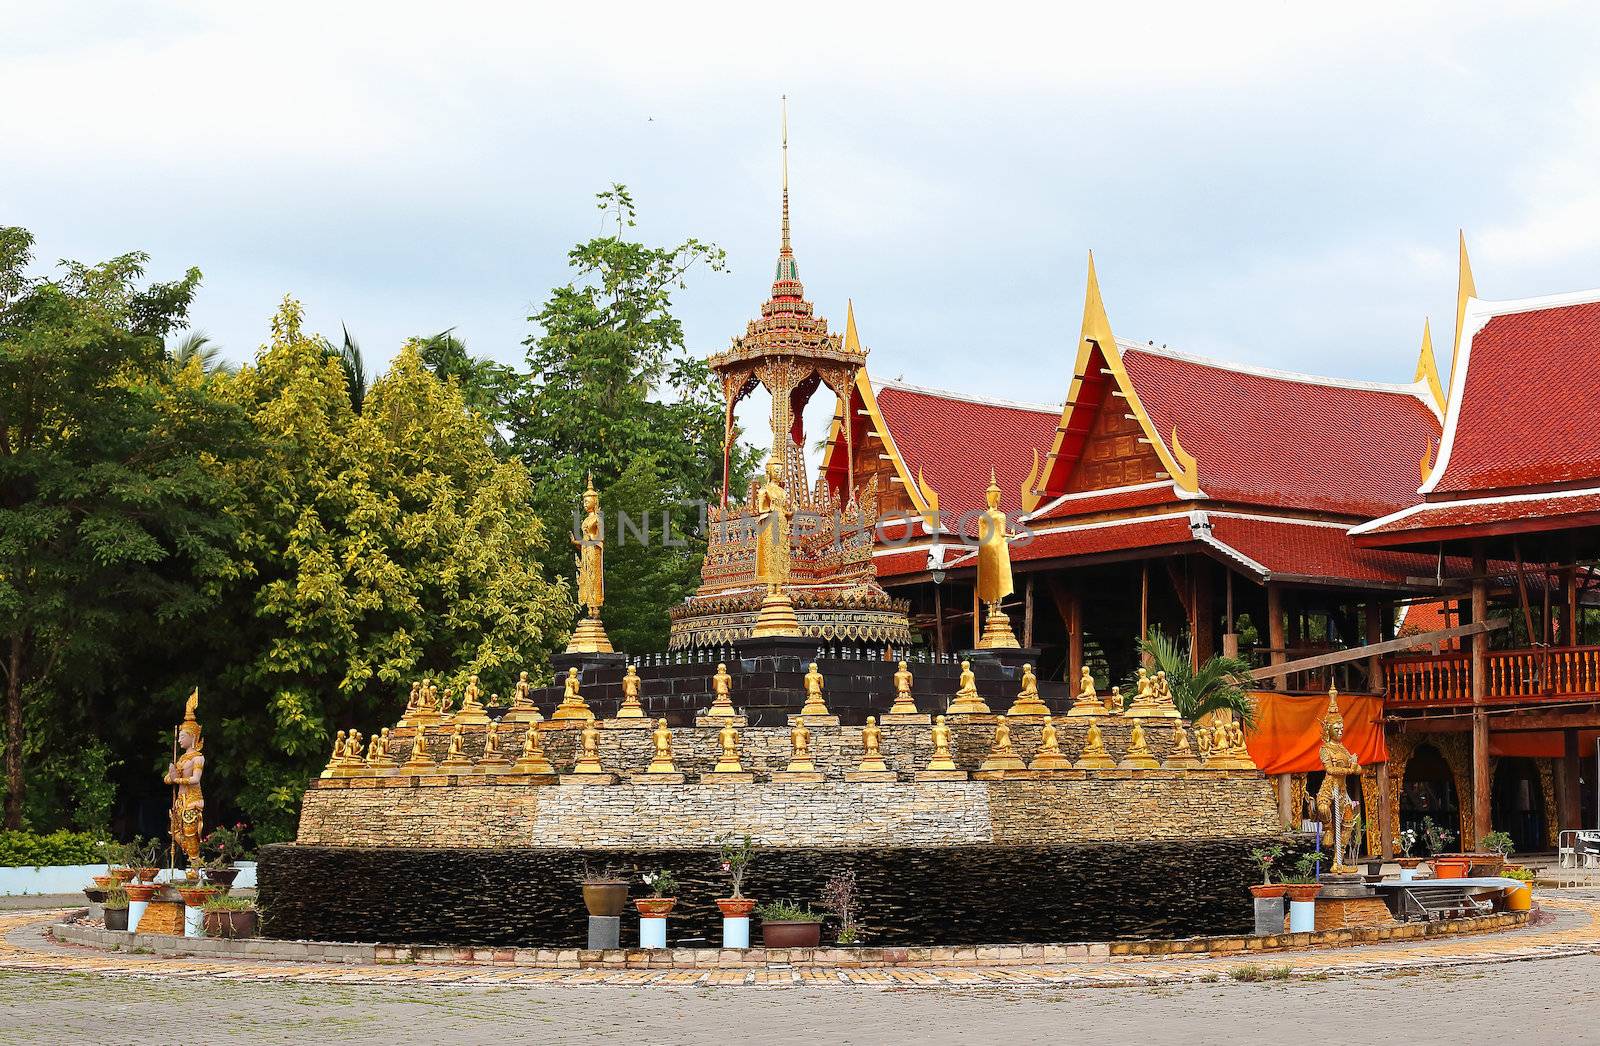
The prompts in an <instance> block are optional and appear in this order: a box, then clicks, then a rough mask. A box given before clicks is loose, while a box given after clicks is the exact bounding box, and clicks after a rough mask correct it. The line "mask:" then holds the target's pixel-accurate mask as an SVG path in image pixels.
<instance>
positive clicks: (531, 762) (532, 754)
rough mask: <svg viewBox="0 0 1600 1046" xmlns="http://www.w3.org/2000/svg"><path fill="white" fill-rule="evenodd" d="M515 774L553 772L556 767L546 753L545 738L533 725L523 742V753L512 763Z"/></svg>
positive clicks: (512, 770)
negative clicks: (551, 763)
mask: <svg viewBox="0 0 1600 1046" xmlns="http://www.w3.org/2000/svg"><path fill="white" fill-rule="evenodd" d="M511 772H512V773H514V774H527V775H544V774H553V773H555V772H556V768H555V767H553V766H551V765H550V760H549V758H548V757H547V756H546V755H545V754H544V739H543V738H541V737H540V736H539V731H538V729H537V728H535V727H533V726H529V727H528V735H527V737H525V738H524V739H523V742H522V754H521V755H520V756H518V757H517V761H516V762H515V763H513V764H511Z"/></svg>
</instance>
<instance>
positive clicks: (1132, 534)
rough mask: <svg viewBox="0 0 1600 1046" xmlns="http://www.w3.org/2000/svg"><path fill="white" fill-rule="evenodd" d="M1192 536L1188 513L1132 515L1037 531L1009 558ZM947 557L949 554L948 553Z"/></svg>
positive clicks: (1091, 551) (1175, 541) (1085, 552)
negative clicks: (1123, 519) (1128, 518)
mask: <svg viewBox="0 0 1600 1046" xmlns="http://www.w3.org/2000/svg"><path fill="white" fill-rule="evenodd" d="M1193 540H1194V533H1193V531H1192V530H1190V528H1189V515H1188V514H1187V513H1185V514H1184V515H1182V516H1163V517H1160V518H1157V519H1134V520H1129V521H1120V520H1119V521H1118V522H1116V523H1108V524H1089V525H1085V526H1079V527H1070V528H1067V529H1065V530H1054V531H1048V532H1046V533H1043V534H1037V535H1035V536H1034V538H1033V539H1032V540H1031V541H1027V542H1023V541H1015V542H1013V543H1012V545H1011V558H1012V560H1013V561H1015V562H1021V561H1026V560H1035V559H1056V558H1059V557H1063V556H1090V555H1095V554H1097V553H1104V552H1121V551H1124V550H1129V549H1145V548H1155V547H1158V546H1162V545H1181V544H1187V543H1189V542H1191V541H1193ZM947 558H948V557H947Z"/></svg>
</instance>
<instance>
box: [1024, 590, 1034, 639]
mask: <svg viewBox="0 0 1600 1046" xmlns="http://www.w3.org/2000/svg"><path fill="white" fill-rule="evenodd" d="M1022 645H1023V646H1025V647H1032V646H1033V575H1032V574H1029V575H1028V576H1027V577H1026V578H1025V579H1024V580H1023V582H1022Z"/></svg>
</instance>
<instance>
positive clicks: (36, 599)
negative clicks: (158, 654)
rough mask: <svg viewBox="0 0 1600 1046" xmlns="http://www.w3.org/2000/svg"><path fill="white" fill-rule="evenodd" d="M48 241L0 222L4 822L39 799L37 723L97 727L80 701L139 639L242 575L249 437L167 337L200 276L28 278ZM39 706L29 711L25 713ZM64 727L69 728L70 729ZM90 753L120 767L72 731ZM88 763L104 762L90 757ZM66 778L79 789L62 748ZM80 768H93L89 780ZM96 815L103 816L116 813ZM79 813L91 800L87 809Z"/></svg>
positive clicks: (123, 272)
mask: <svg viewBox="0 0 1600 1046" xmlns="http://www.w3.org/2000/svg"><path fill="white" fill-rule="evenodd" d="M32 246H33V238H32V236H31V235H30V234H29V233H28V232H26V231H25V230H23V229H18V228H0V644H3V645H0V671H3V673H4V676H5V687H6V698H5V759H4V762H5V791H6V798H5V825H6V827H8V828H17V827H20V826H21V824H22V822H23V815H24V809H25V804H27V802H28V800H29V795H28V781H27V773H26V769H25V765H24V764H25V760H26V758H27V757H28V756H29V755H30V754H33V755H37V749H36V748H35V747H34V746H32V745H30V744H29V741H28V737H27V728H26V724H27V723H33V724H40V723H44V724H46V725H53V726H55V727H57V728H58V729H57V736H55V737H52V738H51V740H52V741H60V740H64V739H66V738H63V737H61V736H60V735H63V734H68V735H70V733H71V732H72V731H71V730H69V729H68V728H67V727H68V726H76V727H82V725H83V724H84V722H85V721H86V720H87V719H88V718H89V713H90V709H88V708H86V707H85V704H84V702H82V701H81V700H79V699H78V696H79V695H82V694H84V693H85V692H88V691H90V690H92V689H93V688H94V686H95V684H96V681H97V680H98V679H100V678H101V677H103V676H104V675H105V674H106V673H109V672H112V671H114V670H115V668H116V665H117V663H118V662H119V661H121V660H124V659H126V658H127V657H128V656H129V654H130V652H131V651H132V650H133V648H134V647H135V645H136V644H137V643H138V641H139V639H140V637H141V636H148V635H150V634H151V633H152V632H163V631H166V630H174V629H180V628H183V627H185V626H187V625H188V624H189V623H190V622H192V621H194V620H195V619H196V618H197V617H198V616H199V615H200V614H201V613H202V612H203V611H205V610H206V609H207V608H209V607H210V606H212V605H213V603H214V601H215V599H216V596H217V594H218V592H219V591H220V587H221V585H222V584H223V583H224V582H225V580H226V579H227V577H228V576H229V574H230V573H231V569H232V566H231V560H230V556H229V547H230V545H231V539H232V536H233V521H232V520H230V519H229V518H227V517H226V515H225V514H224V513H222V512H220V511H218V506H219V505H220V504H222V503H224V502H225V500H226V495H227V489H226V482H225V479H224V478H223V477H221V476H220V475H219V473H218V470H217V468H216V463H217V460H218V459H219V457H221V456H224V455H226V454H227V453H228V452H229V451H228V448H229V447H232V446H235V445H237V442H238V439H239V437H240V435H241V434H242V431H243V430H242V428H241V427H240V426H239V425H238V418H237V415H236V414H233V413H231V412H229V411H227V410H226V409H225V408H224V407H223V406H222V405H221V404H219V403H218V402H217V401H216V400H215V399H214V398H213V397H212V396H211V394H210V392H209V391H208V389H207V387H206V386H207V383H206V382H205V381H204V380H203V376H202V375H201V373H200V368H199V366H198V362H196V363H195V364H194V365H192V366H189V367H186V368H183V369H175V368H173V367H172V366H171V365H170V364H169V362H168V360H167V358H166V352H165V349H164V347H163V345H164V339H165V338H166V337H167V335H168V334H169V333H170V332H171V331H172V330H173V329H174V328H177V327H179V326H181V325H182V323H183V322H184V318H185V315H186V313H187V310H188V307H189V303H190V301H191V299H192V297H193V295H194V291H195V288H196V286H197V285H198V284H199V281H200V274H199V272H198V270H194V269H191V270H189V272H188V273H187V274H186V275H185V276H184V277H183V278H182V279H180V280H176V281H172V282H167V283H150V284H148V285H145V284H143V276H144V266H145V262H146V257H145V255H143V254H138V253H132V254H125V255H122V256H120V257H117V258H113V259H111V260H110V261H107V262H104V263H102V264H98V265H83V264H79V263H75V262H63V263H62V264H61V266H60V269H59V273H58V274H57V275H56V276H55V277H54V278H37V277H30V276H29V275H28V274H27V266H28V265H29V263H30V262H31V259H32ZM25 704H27V705H29V706H30V707H31V708H32V714H30V715H28V716H27V717H25V715H24V706H25ZM63 724H66V725H63ZM70 740H71V741H72V743H73V744H74V746H75V748H76V749H78V750H81V751H83V752H84V753H86V754H85V756H84V759H88V760H90V761H94V760H98V763H99V765H102V766H105V767H109V765H110V760H109V758H108V756H107V754H106V753H105V752H104V751H101V750H99V749H98V748H97V747H96V743H95V742H94V740H93V739H92V738H86V737H83V736H77V737H71V738H70ZM89 753H92V755H91V754H89ZM48 755H49V756H50V757H52V759H53V762H52V763H51V765H52V766H53V767H54V769H53V770H51V772H50V773H49V774H47V776H49V777H51V778H52V779H63V778H65V779H66V780H69V781H70V780H71V778H72V772H69V770H70V768H67V769H63V767H62V764H61V763H60V761H59V760H60V757H61V752H60V751H59V750H53V751H51V752H50V753H48ZM88 765H89V764H88V763H82V765H80V766H79V767H78V768H77V771H76V772H77V773H78V774H79V776H80V777H81V776H82V772H83V767H85V766H88ZM91 805H93V806H94V807H95V809H92V810H87V811H86V812H83V813H82V818H83V819H84V820H90V821H103V816H104V815H103V809H102V807H103V803H101V801H100V799H99V798H96V799H93V800H92V801H91ZM80 807H81V804H80Z"/></svg>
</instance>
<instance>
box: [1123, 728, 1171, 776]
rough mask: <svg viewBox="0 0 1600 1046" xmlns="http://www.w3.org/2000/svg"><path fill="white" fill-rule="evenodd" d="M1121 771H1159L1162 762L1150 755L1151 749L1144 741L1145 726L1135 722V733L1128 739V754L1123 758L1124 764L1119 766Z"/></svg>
mask: <svg viewBox="0 0 1600 1046" xmlns="http://www.w3.org/2000/svg"><path fill="white" fill-rule="evenodd" d="M1117 769H1119V770H1159V769H1161V762H1160V760H1158V759H1156V757H1155V756H1154V755H1151V754H1150V749H1149V748H1148V747H1147V746H1146V745H1145V741H1144V724H1143V723H1141V722H1139V721H1138V720H1134V723H1133V731H1132V732H1131V733H1130V734H1129V737H1128V752H1127V754H1126V755H1124V756H1123V757H1122V762H1120V763H1118V764H1117Z"/></svg>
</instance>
